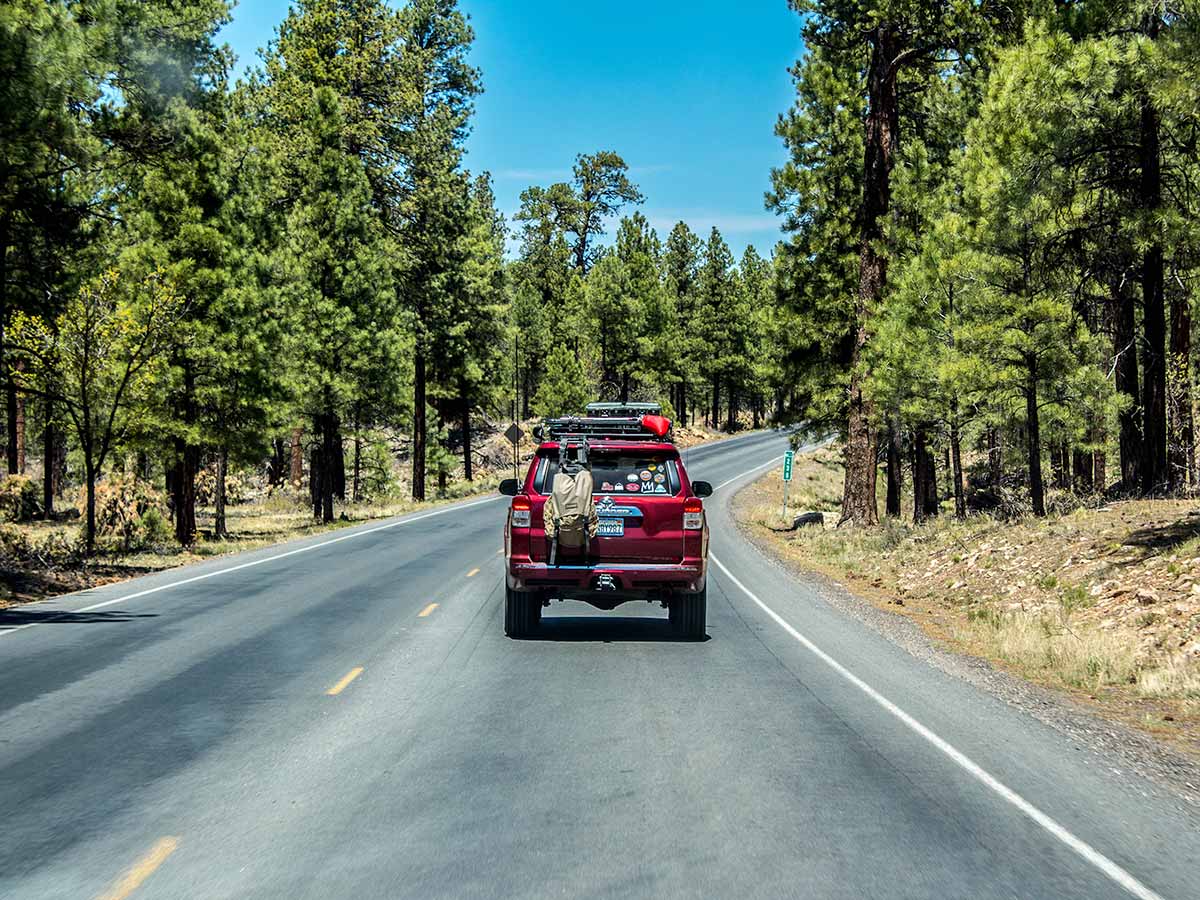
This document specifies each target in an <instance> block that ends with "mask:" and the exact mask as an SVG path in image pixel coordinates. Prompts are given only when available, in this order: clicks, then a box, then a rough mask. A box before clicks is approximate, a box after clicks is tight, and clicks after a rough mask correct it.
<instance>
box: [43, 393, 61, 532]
mask: <svg viewBox="0 0 1200 900" xmlns="http://www.w3.org/2000/svg"><path fill="white" fill-rule="evenodd" d="M57 440H58V438H57V435H56V434H55V432H54V401H53V400H51V399H50V398H49V397H47V398H46V399H45V401H44V402H43V403H42V518H44V519H45V520H46V521H47V522H49V521H50V520H51V519H53V518H54V495H55V493H57V491H56V490H55V488H56V482H55V477H54V476H55V475H56V474H57V472H56V471H55V468H56V466H55V463H56V462H57V459H56V454H55V452H54V451H55V442H56V441H57Z"/></svg>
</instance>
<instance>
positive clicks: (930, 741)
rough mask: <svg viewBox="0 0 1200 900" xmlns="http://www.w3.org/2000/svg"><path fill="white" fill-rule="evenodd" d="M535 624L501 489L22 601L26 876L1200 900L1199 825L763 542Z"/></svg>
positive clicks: (5, 814)
mask: <svg viewBox="0 0 1200 900" xmlns="http://www.w3.org/2000/svg"><path fill="white" fill-rule="evenodd" d="M785 448H786V440H785V438H784V437H783V436H781V435H775V434H766V435H752V436H748V437H742V438H737V439H733V440H731V441H727V442H722V443H720V444H714V445H710V446H706V447H702V448H697V449H694V450H692V451H690V452H689V454H688V456H689V459H688V469H689V473H690V474H691V475H692V477H693V478H704V479H707V480H710V481H712V482H713V484H714V485H720V486H721V487H720V488H719V490H718V492H717V494H716V496H714V498H713V499H712V500H710V501H708V504H707V506H708V510H709V521H710V525H711V527H712V550H713V556H714V559H715V562H714V565H713V572H712V576H711V580H710V588H709V612H708V622H709V626H708V633H709V639H708V640H707V641H704V642H702V643H688V642H681V641H676V640H674V639H673V637H672V634H671V632H670V630H669V629H668V627H667V623H666V617H665V611H663V610H662V609H661V608H659V607H651V606H650V605H648V604H636V605H635V604H630V605H626V606H623V607H621V608H620V609H618V610H617V611H616V612H615V613H599V612H597V611H596V610H593V609H591V608H590V607H587V606H584V605H581V604H555V605H554V606H552V607H551V608H550V609H549V610H547V612H546V616H545V618H544V619H543V628H542V631H541V634H540V635H539V636H538V638H536V639H533V640H527V641H512V640H509V639H507V638H505V637H504V635H503V628H502V605H503V590H502V561H501V557H500V556H499V554H498V552H497V551H498V549H499V547H500V543H501V525H502V520H503V515H504V506H503V501H501V500H500V499H499V498H489V499H485V500H481V501H472V502H470V503H465V504H461V505H458V506H454V507H448V508H444V509H440V510H436V511H433V512H429V513H422V514H418V515H414V516H409V517H407V518H405V519H401V520H397V521H394V522H388V523H383V524H382V525H379V524H375V525H369V526H362V527H359V528H356V529H350V530H347V531H344V532H338V533H336V534H335V535H333V536H330V535H326V536H323V537H320V538H314V539H311V540H307V541H304V542H298V543H295V544H288V545H284V546H282V547H278V548H274V549H270V550H264V551H259V552H256V553H252V554H246V555H244V556H239V557H235V558H231V559H224V560H214V561H212V562H210V563H205V564H203V565H201V566H196V567H192V568H188V569H183V570H179V571H176V572H170V573H163V574H161V575H156V576H153V577H152V578H146V579H139V580H137V581H133V582H128V583H126V584H123V585H114V586H110V587H106V588H104V589H100V590H95V591H90V592H87V593H86V594H81V595H76V596H72V597H69V598H63V599H61V600H58V601H55V602H52V603H46V604H37V605H35V606H31V607H26V608H23V609H19V610H15V611H9V612H6V613H0V685H2V686H3V689H2V690H0V823H2V828H3V840H2V841H0V896H3V897H14V898H23V900H24V898H41V897H55V898H58V897H70V898H74V897H83V898H87V897H113V898H124V897H138V898H142V897H162V898H178V897H201V898H210V897H214V898H215V897H239V898H241V897H281V898H282V897H286V898H298V897H313V898H330V897H355V898H360V897H379V898H394V897H405V898H407V897H412V898H428V897H540V896H567V897H575V896H587V897H669V896H691V897H731V896H737V895H741V896H750V897H778V896H795V897H848V898H849V897H855V898H857V897H867V896H871V897H1085V898H1094V897H1123V896H1143V897H1153V896H1163V897H1178V898H1185V897H1196V896H1200V887H1198V885H1200V864H1198V863H1197V860H1200V837H1198V833H1200V831H1198V829H1197V827H1196V821H1195V819H1194V818H1192V817H1191V816H1190V815H1189V814H1188V813H1187V812H1184V811H1181V810H1180V809H1178V808H1176V806H1175V805H1174V804H1172V803H1171V802H1169V798H1165V797H1163V796H1162V795H1161V794H1159V793H1158V792H1156V791H1155V790H1152V789H1150V788H1149V786H1148V785H1145V784H1142V783H1141V782H1139V781H1137V780H1136V779H1134V778H1132V777H1131V776H1128V775H1126V774H1123V773H1114V772H1113V771H1110V770H1109V769H1108V768H1106V767H1098V766H1096V765H1095V760H1094V759H1093V758H1092V757H1090V756H1089V755H1088V753H1087V752H1086V751H1083V750H1080V749H1078V748H1076V747H1075V746H1074V745H1073V744H1072V742H1071V741H1070V740H1069V739H1067V738H1066V737H1064V736H1063V735H1061V734H1059V733H1057V732H1054V731H1052V730H1050V729H1048V728H1046V727H1044V726H1042V725H1039V724H1038V723H1036V722H1034V721H1032V720H1031V719H1029V718H1028V717H1027V716H1026V715H1025V714H1023V713H1021V712H1019V711H1017V710H1014V709H1012V708H1010V707H1008V706H1006V705H1005V704H1003V703H1002V702H1000V701H998V700H996V699H994V698H993V697H991V696H989V695H987V694H985V693H982V692H981V691H979V690H978V689H976V688H974V687H972V686H970V685H968V684H966V683H964V682H961V681H959V680H956V679H954V678H953V677H951V676H948V675H946V674H944V673H943V672H940V671H937V670H935V669H932V668H930V667H929V666H927V665H926V664H925V663H923V662H921V661H919V660H917V659H916V658H914V657H912V656H910V655H908V654H907V653H906V652H905V651H904V650H902V649H900V648H898V647H896V646H895V645H893V644H891V643H889V642H888V641H887V640H886V639H884V638H883V637H880V636H879V635H877V634H876V633H875V632H873V631H871V630H869V629H867V628H865V627H864V626H862V625H861V624H860V623H858V622H857V621H855V620H853V619H851V618H849V617H847V616H846V615H845V614H843V613H841V612H839V611H838V610H836V609H834V608H832V607H830V606H828V605H826V604H825V603H824V602H823V601H821V600H820V599H819V598H818V596H817V595H816V593H815V592H814V591H813V590H812V589H811V588H810V587H808V586H806V585H804V584H802V583H798V582H796V581H795V580H793V579H792V578H790V577H789V576H788V575H787V574H786V573H785V572H783V571H782V570H781V569H779V568H778V567H776V566H775V565H773V564H772V563H770V562H769V561H767V560H766V559H765V558H763V557H762V556H761V555H760V554H759V553H758V552H757V551H756V550H755V549H754V548H753V547H751V546H750V545H749V544H747V543H746V542H745V541H744V540H743V539H742V538H741V537H740V536H739V535H738V534H737V532H736V529H735V528H734V526H733V523H732V522H731V520H730V518H729V512H728V500H729V498H730V496H731V495H732V492H733V491H734V490H736V488H737V487H738V486H739V484H740V483H742V482H744V481H745V480H746V479H747V478H748V477H751V473H752V472H753V471H754V470H756V469H759V468H761V467H762V466H764V465H766V464H769V463H770V462H771V461H772V460H774V459H776V458H777V457H778V456H779V455H780V454H781V453H782V452H783V450H784V449H785Z"/></svg>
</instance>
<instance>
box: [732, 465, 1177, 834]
mask: <svg viewBox="0 0 1200 900" xmlns="http://www.w3.org/2000/svg"><path fill="white" fill-rule="evenodd" d="M755 484H756V482H755V481H751V482H748V483H746V484H744V485H741V486H739V488H738V490H737V492H736V493H735V494H734V496H733V497H731V498H730V499H729V513H730V517H731V518H732V519H733V521H734V522H735V523H736V527H737V528H738V531H739V533H740V534H741V536H742V537H744V538H745V539H746V540H747V541H748V542H749V543H750V544H751V546H753V547H754V548H755V549H756V550H757V551H758V552H760V553H761V554H762V555H763V556H765V557H766V558H767V559H768V560H769V561H770V562H771V563H773V564H774V565H776V566H777V567H778V568H779V569H780V570H782V571H783V572H784V573H785V574H786V575H787V576H789V577H790V578H792V579H793V580H795V581H797V582H800V583H802V584H803V585H804V587H805V588H806V589H807V590H808V591H809V592H811V593H812V594H815V595H816V596H817V597H818V598H819V599H820V600H821V601H822V602H824V603H825V604H827V605H828V606H830V607H832V608H833V609H835V610H837V611H839V612H840V613H842V614H844V615H847V616H850V617H852V618H854V619H855V620H857V621H858V622H860V623H861V624H863V625H865V626H866V627H868V628H870V629H871V630H872V631H874V632H875V633H877V634H879V635H880V636H881V637H883V638H885V639H886V640H888V641H889V642H890V643H892V644H895V645H896V646H898V647H899V648H901V649H903V650H904V651H905V652H906V653H908V654H909V655H911V656H913V657H915V658H916V659H918V660H920V661H922V662H924V663H925V664H927V665H930V666H933V667H934V668H936V669H938V670H939V671H941V672H943V673H945V674H947V675H949V676H951V677H953V678H956V679H959V680H962V681H965V682H967V683H969V684H971V685H972V686H974V687H977V688H979V689H981V690H984V691H986V692H987V693H988V694H990V695H992V696H994V697H996V698H998V699H1000V700H1001V701H1003V702H1004V703H1006V704H1007V705H1009V706H1011V707H1014V708H1016V709H1019V710H1021V711H1022V712H1024V713H1026V714H1028V715H1030V716H1032V717H1033V718H1034V719H1036V720H1037V721H1038V722H1040V723H1042V724H1044V725H1046V726H1048V727H1050V728H1052V729H1054V730H1055V731H1057V732H1059V733H1060V734H1062V735H1064V736H1065V737H1067V738H1068V739H1070V740H1071V741H1073V742H1074V743H1076V744H1078V745H1081V746H1084V747H1086V748H1087V749H1088V750H1089V751H1090V752H1091V753H1092V754H1093V755H1094V756H1095V757H1096V759H1097V760H1099V761H1100V762H1101V763H1103V764H1104V765H1110V766H1112V767H1113V768H1120V769H1123V770H1125V771H1127V772H1132V773H1137V774H1139V775H1142V776H1145V777H1147V778H1149V779H1150V780H1151V781H1153V782H1154V783H1156V784H1157V785H1159V786H1160V787H1162V788H1164V789H1166V790H1168V791H1169V792H1171V793H1172V794H1173V795H1175V796H1177V797H1178V798H1179V799H1180V801H1181V802H1182V803H1183V804H1185V805H1186V806H1187V807H1189V808H1190V809H1191V810H1192V811H1193V812H1195V811H1197V810H1200V758H1198V757H1197V756H1193V755H1191V754H1188V753H1185V752H1182V751H1180V750H1179V749H1176V748H1175V747H1173V746H1170V745H1168V744H1166V743H1165V742H1163V741H1162V740H1160V739H1158V738H1156V737H1154V736H1152V735H1150V734H1147V733H1145V732H1143V731H1141V730H1139V729H1137V728H1133V727H1130V726H1129V725H1128V724H1126V723H1124V722H1121V721H1114V720H1113V719H1111V718H1107V717H1104V716H1102V715H1098V714H1097V711H1096V710H1095V709H1093V708H1090V707H1087V706H1084V705H1083V704H1082V703H1081V702H1079V701H1078V700H1077V699H1075V698H1074V697H1072V696H1070V695H1068V694H1066V693H1064V692H1061V691H1057V690H1052V689H1050V688H1047V687H1044V686H1041V685H1038V684H1034V683H1032V682H1030V681H1027V680H1026V679H1023V678H1020V677H1018V676H1016V675H1014V674H1011V673H1009V672H1006V671H1003V670H1002V669H1000V668H997V667H996V666H994V665H993V664H992V663H990V662H988V661H987V660H984V659H981V658H979V657H976V656H971V655H969V654H965V653H961V652H956V651H955V650H953V649H951V648H950V647H949V646H948V644H947V643H945V642H944V641H941V640H938V639H937V638H936V637H934V636H931V634H930V633H928V632H927V631H926V630H925V628H923V624H924V623H922V622H921V621H920V620H919V619H916V618H912V617H909V616H907V615H904V614H902V613H901V612H898V611H897V610H896V609H895V608H894V607H892V608H888V606H889V602H890V601H889V598H888V597H886V596H885V595H884V594H882V593H876V594H875V595H872V594H871V593H869V592H866V591H861V592H860V591H857V590H851V589H850V588H849V587H847V586H846V585H845V584H844V583H842V582H841V581H840V580H837V579H835V578H834V577H832V576H831V575H830V574H828V573H824V572H819V571H815V570H813V569H811V568H808V567H805V566H804V565H802V564H800V563H799V562H797V561H796V560H794V559H790V558H788V557H787V556H785V555H784V554H782V553H780V552H779V547H780V545H779V541H778V540H777V539H776V537H775V536H772V535H770V533H769V532H767V530H766V529H764V528H761V527H758V526H756V525H754V524H753V523H751V522H750V521H749V518H750V517H749V514H748V513H749V510H748V506H749V504H751V503H753V502H755V501H754V493H753V487H754V485H755ZM935 633H936V632H935Z"/></svg>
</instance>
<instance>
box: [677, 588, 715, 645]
mask: <svg viewBox="0 0 1200 900" xmlns="http://www.w3.org/2000/svg"><path fill="white" fill-rule="evenodd" d="M668 617H669V618H670V620H671V625H672V626H673V627H674V628H675V630H676V631H677V632H678V633H679V635H680V636H681V637H683V638H685V639H686V640H689V641H702V640H704V638H705V637H707V635H708V628H707V617H708V587H707V585H706V586H705V588H704V590H702V591H701V592H700V593H698V594H683V595H682V596H679V597H676V598H675V599H674V600H672V601H671V606H670V612H669V613H668Z"/></svg>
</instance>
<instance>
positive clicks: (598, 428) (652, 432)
mask: <svg viewBox="0 0 1200 900" xmlns="http://www.w3.org/2000/svg"><path fill="white" fill-rule="evenodd" d="M533 436H534V438H535V439H537V440H538V441H542V442H554V443H558V442H563V441H567V442H577V441H621V442H626V443H629V442H638V443H641V442H645V441H650V442H653V443H656V444H673V443H674V441H672V439H671V420H670V419H664V418H663V417H662V416H659V415H655V414H646V415H636V416H583V417H581V418H580V417H575V416H564V417H562V418H559V419H546V420H545V421H543V422H542V424H540V425H536V426H534V429H533Z"/></svg>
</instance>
